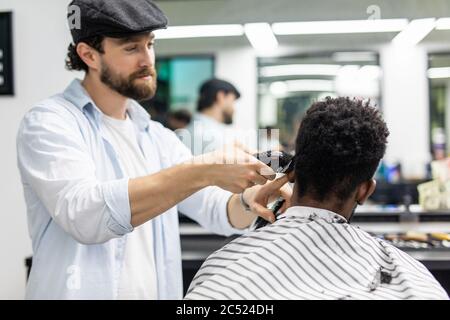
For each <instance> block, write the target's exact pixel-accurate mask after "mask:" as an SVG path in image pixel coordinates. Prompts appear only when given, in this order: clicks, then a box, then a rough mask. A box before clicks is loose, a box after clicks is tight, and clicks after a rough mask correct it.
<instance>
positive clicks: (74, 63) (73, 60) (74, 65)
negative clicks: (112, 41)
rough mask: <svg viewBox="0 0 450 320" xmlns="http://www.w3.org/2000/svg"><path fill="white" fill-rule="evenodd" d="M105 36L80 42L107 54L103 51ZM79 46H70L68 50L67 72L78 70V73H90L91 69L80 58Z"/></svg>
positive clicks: (72, 44)
mask: <svg viewBox="0 0 450 320" xmlns="http://www.w3.org/2000/svg"><path fill="white" fill-rule="evenodd" d="M104 38H105V37H104V36H94V37H91V38H88V39H84V40H82V41H80V42H84V43H86V44H87V45H88V46H90V47H92V48H94V49H95V50H97V51H98V52H100V53H105V52H104V50H103V39H104ZM77 45H78V43H76V44H74V43H71V44H69V47H68V48H67V57H66V69H67V70H77V71H85V72H86V73H87V72H89V67H88V65H87V64H86V63H84V61H83V60H82V59H81V58H80V56H79V55H78V53H77Z"/></svg>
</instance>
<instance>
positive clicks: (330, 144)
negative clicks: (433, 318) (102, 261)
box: [185, 97, 448, 300]
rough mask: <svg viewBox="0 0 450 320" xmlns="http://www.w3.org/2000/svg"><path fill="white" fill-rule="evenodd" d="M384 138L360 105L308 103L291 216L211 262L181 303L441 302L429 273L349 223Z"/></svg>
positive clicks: (373, 112)
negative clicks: (298, 300)
mask: <svg viewBox="0 0 450 320" xmlns="http://www.w3.org/2000/svg"><path fill="white" fill-rule="evenodd" d="M388 135H389V131H388V128H387V127H386V123H385V122H384V121H383V119H382V116H381V114H380V112H379V111H378V109H376V108H374V107H372V106H370V105H369V102H363V101H362V100H358V99H350V98H344V97H341V98H336V99H332V98H326V99H325V100H324V101H318V102H316V103H314V104H313V105H312V106H311V107H310V108H309V109H308V111H307V112H306V115H305V117H304V119H303V120H302V122H301V125H300V129H299V131H298V134H297V139H296V155H295V170H294V172H293V173H292V174H291V175H290V177H289V178H290V179H291V182H294V190H293V195H292V199H290V203H291V207H290V208H288V209H287V210H286V211H285V212H284V213H281V214H280V215H278V216H277V219H276V221H275V222H274V223H272V224H269V225H267V226H265V227H263V228H260V229H257V230H253V231H249V232H248V233H247V234H245V235H243V236H241V237H240V238H237V239H235V240H233V241H232V242H230V243H228V244H227V245H225V246H224V247H223V248H222V249H220V250H218V251H216V252H215V253H213V254H212V255H211V256H210V257H208V259H207V260H206V261H205V262H204V264H203V265H202V267H201V268H200V270H199V272H198V273H197V275H196V276H195V278H194V280H193V281H192V283H191V285H190V288H189V290H188V293H187V295H186V297H185V298H186V299H370V300H371V299H389V300H390V299H448V295H447V293H446V292H445V290H444V289H443V288H442V286H441V285H440V284H439V283H438V282H437V281H436V279H435V278H434V277H433V276H432V275H431V273H430V272H429V271H428V270H427V269H426V268H425V267H424V266H423V265H422V264H421V263H420V262H418V261H416V260H415V259H413V258H412V257H411V256H409V255H408V254H406V253H404V252H402V251H401V250H399V249H397V248H396V247H394V246H392V245H390V244H388V243H386V242H384V241H383V240H381V239H378V238H376V237H373V236H371V235H370V234H368V233H367V232H365V231H363V230H361V229H359V228H358V227H355V226H353V225H351V224H350V220H351V218H352V216H353V213H354V211H355V208H356V207H357V205H361V204H363V203H364V202H365V201H366V200H367V198H368V197H369V196H370V195H371V194H372V193H373V191H374V190H375V188H376V182H375V180H374V179H373V176H374V173H375V171H376V169H377V167H378V165H379V162H380V160H381V159H382V158H383V156H384V153H385V150H386V144H387V138H388Z"/></svg>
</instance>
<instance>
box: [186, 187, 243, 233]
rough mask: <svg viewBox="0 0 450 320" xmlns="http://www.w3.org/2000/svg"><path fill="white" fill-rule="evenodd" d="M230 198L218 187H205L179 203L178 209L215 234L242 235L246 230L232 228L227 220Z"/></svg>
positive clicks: (229, 193)
mask: <svg viewBox="0 0 450 320" xmlns="http://www.w3.org/2000/svg"><path fill="white" fill-rule="evenodd" d="M231 196H232V193H231V192H228V191H225V190H222V189H220V188H218V187H207V188H204V189H202V190H200V191H198V192H197V193H194V194H193V195H192V196H190V197H189V198H186V199H185V200H184V201H182V202H180V203H179V205H178V209H179V211H181V212H182V213H183V214H185V215H186V216H188V217H189V218H191V219H193V220H195V221H197V222H198V223H199V224H200V225H201V226H202V227H204V228H205V229H207V230H209V231H211V232H214V233H216V234H220V235H224V236H230V235H232V234H243V233H245V232H246V229H243V230H242V229H236V228H233V226H232V225H231V224H230V221H229V219H228V213H227V204H228V201H229V200H230V197H231Z"/></svg>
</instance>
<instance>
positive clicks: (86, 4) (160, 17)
mask: <svg viewBox="0 0 450 320" xmlns="http://www.w3.org/2000/svg"><path fill="white" fill-rule="evenodd" d="M67 19H68V22H69V28H70V32H71V34H72V38H73V41H74V43H78V42H80V41H82V40H83V39H87V38H90V37H93V36H107V37H123V36H126V35H130V34H134V33H142V32H146V31H153V30H157V29H164V28H166V27H167V17H166V16H165V15H164V13H163V12H162V11H161V9H159V8H158V6H157V5H156V4H155V3H153V2H152V1H150V0H73V1H72V2H71V3H70V4H69V7H68V13H67Z"/></svg>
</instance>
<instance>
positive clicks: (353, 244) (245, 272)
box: [185, 206, 448, 300]
mask: <svg viewBox="0 0 450 320" xmlns="http://www.w3.org/2000/svg"><path fill="white" fill-rule="evenodd" d="M185 299H188V300H194V299H242V300H247V299H369V300H371V299H389V300H391V299H448V295H447V293H446V292H445V290H444V289H443V288H442V286H441V285H440V284H439V283H438V282H437V281H436V279H435V278H434V277H433V276H432V275H431V273H430V272H429V271H428V270H427V269H426V268H425V267H424V266H423V265H422V264H421V263H420V262H418V261H417V260H415V259H413V258H412V257H411V256H409V255H408V254H406V253H404V252H403V251H401V250H399V249H397V248H395V247H394V246H392V245H390V244H388V243H386V242H385V241H383V240H381V239H377V238H375V237H373V236H371V235H370V234H368V233H367V232H365V231H362V230H360V229H359V228H358V227H355V226H352V225H350V224H348V223H347V221H346V219H345V218H343V217H342V216H340V215H338V214H336V213H334V212H331V211H328V210H324V209H318V208H311V207H300V206H297V207H291V208H289V209H288V210H286V212H285V213H283V214H282V215H280V216H279V217H278V219H277V221H276V222H275V223H273V224H270V225H267V226H266V227H264V228H261V229H258V230H256V231H252V232H249V233H247V234H246V235H244V236H241V237H239V238H237V239H235V240H234V241H232V242H230V243H228V244H227V245H225V246H224V247H223V248H222V249H220V250H218V251H216V252H214V253H213V254H212V255H211V256H209V257H208V259H207V260H206V261H205V262H204V264H203V265H202V267H201V268H200V270H199V272H198V273H197V274H196V276H195V278H194V279H193V281H192V283H191V285H190V287H189V289H188V292H187V295H186V297H185Z"/></svg>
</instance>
